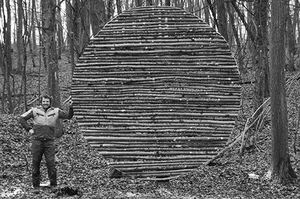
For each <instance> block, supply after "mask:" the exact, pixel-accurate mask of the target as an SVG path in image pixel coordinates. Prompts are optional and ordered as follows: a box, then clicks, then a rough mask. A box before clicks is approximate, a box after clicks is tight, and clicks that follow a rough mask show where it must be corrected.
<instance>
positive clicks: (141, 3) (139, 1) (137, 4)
mask: <svg viewBox="0 0 300 199" xmlns="http://www.w3.org/2000/svg"><path fill="white" fill-rule="evenodd" d="M142 5H143V1H142V0H135V6H136V7H139V6H142Z"/></svg>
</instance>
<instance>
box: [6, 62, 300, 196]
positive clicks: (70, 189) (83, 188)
mask: <svg viewBox="0 0 300 199" xmlns="http://www.w3.org/2000/svg"><path fill="white" fill-rule="evenodd" d="M28 71H29V73H30V74H32V75H31V76H29V78H28V82H29V83H28V86H29V90H31V89H32V92H29V93H30V94H33V93H34V92H35V91H36V88H37V85H38V82H37V81H38V78H37V76H36V74H37V71H38V68H29V69H28ZM69 71H70V64H69V63H68V60H67V58H64V59H63V60H61V61H60V76H61V77H60V85H61V88H62V89H61V91H62V100H64V99H66V98H67V97H68V95H69V92H70V88H71V86H70V85H71V75H70V72H69ZM34 74H35V75H34ZM246 77H247V78H246ZM249 77H251V75H249V74H247V75H245V77H243V78H242V81H248V80H249V79H248V78H249ZM41 80H42V89H41V90H43V86H44V85H45V82H47V81H46V77H45V76H44V77H42V79H41ZM299 92H300V83H298V84H295V89H294V90H293V92H292V94H290V96H289V97H288V100H287V101H288V110H289V152H290V159H291V164H292V167H293V169H294V170H295V172H296V174H297V175H298V178H297V179H295V180H294V181H293V182H292V183H289V184H287V185H279V184H277V183H273V182H272V181H270V180H268V179H267V178H265V176H266V174H267V172H268V170H269V168H270V162H271V160H270V158H271V156H270V155H271V134H270V133H271V132H270V129H271V128H270V121H269V118H268V117H267V118H266V119H265V122H264V125H263V128H262V129H261V130H260V131H258V132H257V139H256V147H255V148H249V149H247V148H246V150H245V151H244V153H243V154H240V142H238V143H237V144H236V145H234V146H233V147H232V148H231V149H230V150H228V151H227V152H226V153H224V155H223V156H222V157H220V158H218V159H217V160H215V161H214V162H213V164H210V165H202V166H199V168H198V169H195V170H194V171H193V172H191V173H187V174H185V175H182V176H180V177H179V178H176V179H173V180H170V181H168V182H156V181H147V180H140V179H135V178H119V179H111V178H109V175H110V168H109V166H108V164H107V160H106V159H104V158H103V157H102V156H101V155H99V154H98V153H97V151H95V150H94V149H92V148H90V147H89V145H88V144H87V142H86V141H85V140H84V138H83V137H82V135H81V133H80V131H79V129H78V126H77V123H76V119H75V118H74V119H72V120H70V121H64V122H63V124H64V131H65V134H64V135H63V136H62V137H61V138H60V139H59V140H57V146H58V153H57V158H58V159H57V169H58V182H59V189H58V190H57V191H56V192H52V191H51V190H50V189H48V188H44V189H43V191H42V192H41V193H40V194H37V195H36V194H33V193H32V192H31V191H32V186H31V167H30V162H31V153H30V139H29V135H28V133H27V132H25V130H23V129H22V128H21V127H20V125H19V124H18V122H17V113H16V114H15V115H11V114H0V145H1V150H0V166H1V170H0V181H1V183H0V198H24V199H25V198H94V199H96V198H99V199H100V198H101V199H102V198H111V199H113V198H116V199H121V198H122V199H152V198H159V199H198V198H261V199H263V198H300V155H299V153H300V144H299V143H300V136H299V132H298V131H299V129H298V128H299V126H297V124H298V123H297V122H298V120H299V118H298V117H299V116H298V111H299V110H298V109H297V107H298V104H300V100H299V96H300V94H299ZM252 95H253V89H252V84H243V85H242V103H241V110H240V113H239V117H238V118H237V121H236V126H235V128H234V130H233V133H232V138H234V137H235V136H236V135H238V134H240V133H241V132H242V131H243V130H244V126H245V123H246V120H247V118H249V117H250V116H251V114H252V104H251V96H252ZM20 112H21V111H20ZM41 167H42V169H41V171H42V181H43V183H46V181H47V174H46V166H45V162H44V161H43V162H42V165H41Z"/></svg>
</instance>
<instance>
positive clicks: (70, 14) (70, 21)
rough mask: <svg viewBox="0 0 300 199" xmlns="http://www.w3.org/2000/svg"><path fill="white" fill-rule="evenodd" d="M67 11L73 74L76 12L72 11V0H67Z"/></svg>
mask: <svg viewBox="0 0 300 199" xmlns="http://www.w3.org/2000/svg"><path fill="white" fill-rule="evenodd" d="M66 13H67V31H68V34H67V41H68V47H69V53H70V58H69V61H70V63H71V69H72V74H73V72H74V69H75V51H74V49H75V44H74V32H73V31H74V30H73V18H74V13H73V12H72V4H71V2H70V1H66Z"/></svg>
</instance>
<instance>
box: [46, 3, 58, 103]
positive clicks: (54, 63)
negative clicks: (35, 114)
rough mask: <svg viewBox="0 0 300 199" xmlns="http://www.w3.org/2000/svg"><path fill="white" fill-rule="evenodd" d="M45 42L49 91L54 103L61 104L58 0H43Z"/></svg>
mask: <svg viewBox="0 0 300 199" xmlns="http://www.w3.org/2000/svg"><path fill="white" fill-rule="evenodd" d="M42 4H43V5H42V7H43V8H44V9H43V12H44V13H43V16H44V20H45V21H44V26H43V31H44V32H45V34H44V35H45V44H46V46H45V47H46V54H47V68H48V84H47V90H48V93H49V94H50V95H51V96H52V97H53V105H54V106H59V105H60V92H59V74H58V59H57V52H56V46H57V45H56V41H55V34H56V20H55V16H56V0H49V1H42Z"/></svg>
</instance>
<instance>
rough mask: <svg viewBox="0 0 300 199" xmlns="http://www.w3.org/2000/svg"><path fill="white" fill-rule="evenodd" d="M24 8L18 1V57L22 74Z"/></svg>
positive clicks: (20, 1)
mask: <svg viewBox="0 0 300 199" xmlns="http://www.w3.org/2000/svg"><path fill="white" fill-rule="evenodd" d="M22 21H23V6H22V0H18V27H17V56H18V66H17V71H18V72H19V73H20V72H22V68H23V65H24V64H23V56H24V52H23V35H22V34H23V23H22Z"/></svg>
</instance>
